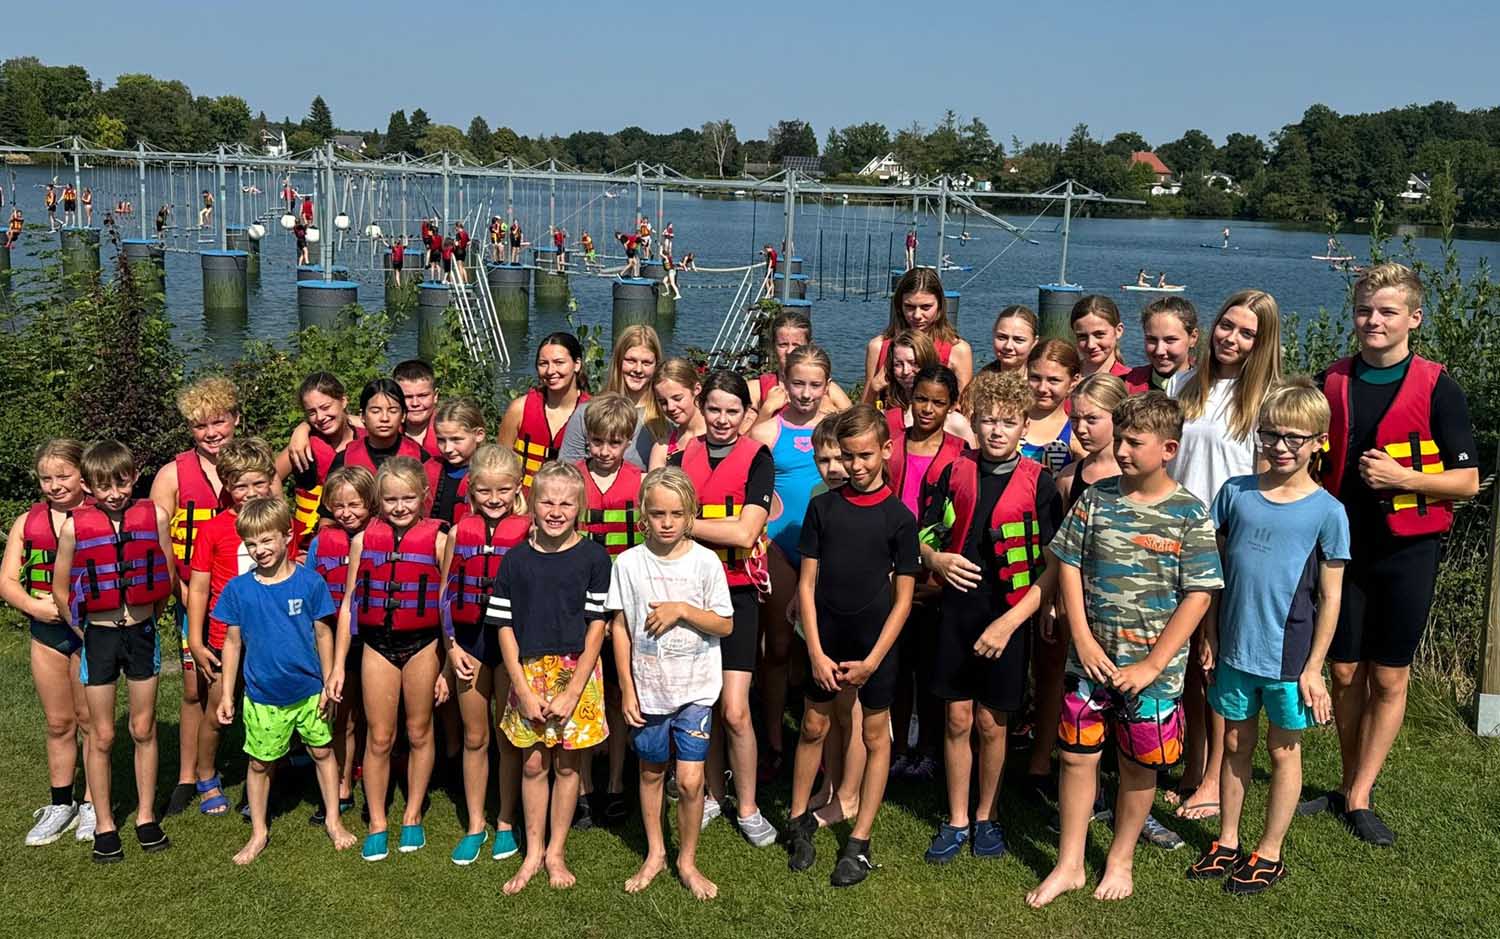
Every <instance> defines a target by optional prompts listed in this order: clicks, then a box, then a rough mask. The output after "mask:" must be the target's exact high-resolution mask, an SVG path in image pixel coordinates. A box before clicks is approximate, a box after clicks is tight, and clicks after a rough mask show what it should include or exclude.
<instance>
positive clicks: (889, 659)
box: [803, 586, 901, 711]
mask: <svg viewBox="0 0 1500 939" xmlns="http://www.w3.org/2000/svg"><path fill="white" fill-rule="evenodd" d="M891 602H892V596H891V590H890V587H889V586H887V587H886V589H885V590H882V591H881V592H880V594H879V595H877V596H876V597H875V598H874V599H873V600H871V601H870V603H869V604H867V605H866V606H865V607H864V609H862V610H859V611H858V612H855V613H836V612H834V611H832V610H828V609H819V610H818V639H819V641H820V642H821V643H822V645H823V654H824V655H826V656H828V657H829V658H830V659H833V660H834V661H835V662H852V661H855V660H858V659H863V658H865V657H866V656H868V655H869V654H870V650H871V649H873V648H875V643H876V642H878V641H879V639H880V631H881V629H882V628H883V627H884V626H885V618H886V617H887V616H889V615H890V613H891ZM898 646H899V643H898ZM900 661H901V653H900V650H899V648H898V647H896V646H893V647H892V648H891V651H890V652H889V653H887V655H886V657H885V658H884V659H883V660H881V663H880V667H879V668H877V669H875V673H874V674H873V675H871V676H870V679H869V680H868V681H866V682H865V683H864V684H863V685H861V686H860V689H859V703H860V705H862V706H863V707H864V708H865V709H866V710H871V711H883V710H885V709H886V708H889V707H890V706H891V703H892V702H894V701H895V700H896V685H897V683H898V680H899V678H900V676H901V665H900ZM803 694H804V695H805V696H806V698H807V700H809V701H811V702H813V703H814V704H823V703H826V702H828V701H832V700H833V699H834V698H835V697H837V696H838V693H837V692H834V691H828V690H826V689H824V688H822V687H820V686H819V685H818V683H817V682H816V681H813V680H812V677H811V676H809V677H808V681H807V686H806V688H804V689H803Z"/></svg>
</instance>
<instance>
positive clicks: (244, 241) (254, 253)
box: [224, 225, 260, 277]
mask: <svg viewBox="0 0 1500 939" xmlns="http://www.w3.org/2000/svg"><path fill="white" fill-rule="evenodd" d="M224 246H225V247H226V248H229V249H230V250H232V251H243V252H245V253H246V254H247V255H248V257H247V258H246V261H245V275H246V276H247V277H259V276H260V241H258V240H257V239H255V238H251V237H250V235H249V234H248V233H247V232H246V231H245V229H243V228H240V227H238V226H235V225H231V226H229V227H228V228H226V229H224Z"/></svg>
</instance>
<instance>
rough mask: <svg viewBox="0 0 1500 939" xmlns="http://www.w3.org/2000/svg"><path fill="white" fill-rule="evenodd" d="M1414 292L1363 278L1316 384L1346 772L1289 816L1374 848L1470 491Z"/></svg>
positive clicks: (1456, 425)
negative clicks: (1382, 779) (1337, 548)
mask: <svg viewBox="0 0 1500 939" xmlns="http://www.w3.org/2000/svg"><path fill="white" fill-rule="evenodd" d="M1423 290H1424V288H1423V285H1422V281H1421V279H1420V278H1419V277H1418V276H1417V275H1416V274H1415V273H1414V272H1413V271H1412V270H1411V269H1410V268H1407V267H1404V266H1402V265H1400V264H1394V263H1385V264H1378V265H1375V266H1373V267H1371V268H1370V269H1369V270H1367V271H1366V272H1365V273H1364V274H1363V275H1361V276H1360V279H1359V280H1357V281H1356V282H1355V285H1354V334H1355V336H1356V337H1357V339H1358V342H1359V353H1358V354H1357V355H1355V356H1352V357H1350V358H1345V359H1340V360H1339V361H1337V362H1335V363H1333V364H1332V365H1330V366H1329V367H1328V368H1327V369H1326V370H1325V371H1324V372H1323V374H1322V376H1320V380H1321V384H1322V387H1323V393H1324V395H1326V396H1327V398H1328V403H1329V406H1330V407H1331V408H1332V415H1333V416H1332V420H1331V422H1330V424H1329V434H1328V437H1329V446H1328V453H1327V456H1326V457H1325V459H1324V462H1323V473H1322V483H1323V486H1324V487H1325V488H1326V489H1327V490H1328V491H1329V492H1331V493H1333V494H1334V495H1335V496H1337V497H1338V499H1339V501H1340V502H1342V503H1343V504H1344V508H1345V510H1346V511H1347V512H1348V513H1349V533H1350V544H1351V545H1352V546H1353V550H1352V552H1351V553H1352V555H1353V556H1352V557H1351V558H1350V561H1349V566H1348V570H1347V571H1345V576H1344V586H1343V602H1342V605H1341V606H1340V608H1339V624H1338V629H1337V630H1336V631H1335V632H1334V637H1333V645H1332V646H1330V647H1329V651H1328V659H1329V661H1330V662H1331V663H1333V664H1332V667H1331V672H1332V675H1333V715H1334V720H1335V722H1336V723H1337V724H1338V730H1339V750H1340V757H1341V762H1342V769H1343V773H1342V778H1341V780H1340V782H1339V786H1338V788H1337V789H1336V790H1334V791H1333V792H1330V793H1328V794H1327V795H1326V796H1323V797H1320V798H1318V799H1315V800H1311V802H1310V803H1309V804H1307V805H1305V806H1302V807H1300V808H1299V811H1301V812H1304V813H1306V812H1309V811H1316V810H1318V809H1322V808H1326V809H1329V810H1331V811H1333V812H1335V813H1337V814H1339V815H1340V816H1341V817H1342V818H1343V820H1344V824H1345V825H1347V826H1348V828H1349V829H1350V831H1351V832H1353V834H1354V836H1355V837H1356V838H1358V839H1359V840H1361V841H1363V842H1365V843H1367V844H1372V845H1376V846H1380V847H1388V846H1390V845H1391V844H1393V843H1394V842H1395V839H1396V835H1395V833H1394V832H1392V831H1391V829H1390V827H1389V826H1388V825H1387V824H1386V823H1385V821H1384V820H1383V819H1382V818H1381V817H1380V816H1379V815H1377V814H1376V813H1375V808H1374V803H1373V802H1372V799H1371V792H1372V790H1373V789H1374V787H1375V782H1376V779H1377V777H1378V776H1379V775H1380V770H1381V768H1382V767H1383V766H1384V764H1385V761H1386V757H1387V756H1388V755H1389V754H1390V750H1391V746H1392V744H1393V743H1394V742H1395V740H1396V735H1397V733H1398V732H1399V731H1400V729H1401V723H1402V721H1403V720H1404V718H1405V715H1406V694H1407V686H1408V683H1409V681H1410V678H1411V663H1412V659H1413V658H1414V657H1415V655H1416V651H1417V646H1418V644H1419V643H1420V642H1421V639H1422V633H1423V630H1424V629H1425V628H1426V626H1427V619H1428V615H1429V613H1430V610H1431V606H1432V598H1433V591H1434V589H1435V586H1434V585H1435V583H1436V579H1437V566H1438V558H1439V555H1440V551H1441V547H1442V536H1443V535H1444V533H1446V532H1447V531H1448V529H1449V528H1450V527H1451V526H1452V523H1453V503H1454V502H1455V501H1458V500H1461V499H1471V498H1473V497H1474V494H1475V493H1476V492H1477V491H1478V488H1479V452H1478V450H1477V448H1476V447H1475V445H1474V428H1473V425H1472V424H1471V423H1470V419H1469V406H1468V402H1467V401H1466V400H1465V398H1464V393H1463V390H1462V389H1461V388H1460V387H1459V386H1458V383H1457V382H1455V381H1454V380H1453V379H1452V377H1450V376H1449V375H1448V374H1447V373H1446V372H1445V371H1444V369H1443V366H1442V365H1441V364H1439V363H1436V362H1432V361H1429V360H1427V359H1424V358H1422V357H1421V356H1420V355H1416V354H1414V353H1413V352H1412V348H1411V342H1412V331H1413V330H1415V329H1417V328H1418V327H1420V326H1421V325H1422V318H1423V309H1422V298H1423Z"/></svg>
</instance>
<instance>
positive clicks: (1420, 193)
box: [1396, 173, 1432, 205]
mask: <svg viewBox="0 0 1500 939" xmlns="http://www.w3.org/2000/svg"><path fill="white" fill-rule="evenodd" d="M1431 195H1432V180H1430V179H1428V178H1426V177H1425V176H1421V175H1419V174H1417V173H1410V174H1408V175H1407V177H1406V188H1405V189H1404V190H1402V191H1401V192H1399V193H1397V194H1396V198H1397V199H1400V200H1401V201H1402V202H1404V203H1406V204H1407V205H1422V204H1423V203H1425V202H1426V201H1427V200H1428V198H1430V197H1431Z"/></svg>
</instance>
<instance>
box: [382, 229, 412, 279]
mask: <svg viewBox="0 0 1500 939" xmlns="http://www.w3.org/2000/svg"><path fill="white" fill-rule="evenodd" d="M380 242H381V244H384V245H386V246H387V247H389V248H390V249H391V282H392V283H393V284H395V285H396V286H397V287H400V286H401V268H403V267H404V266H406V236H405V235H402V236H400V237H399V238H392V239H389V240H387V239H385V238H382V239H380Z"/></svg>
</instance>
